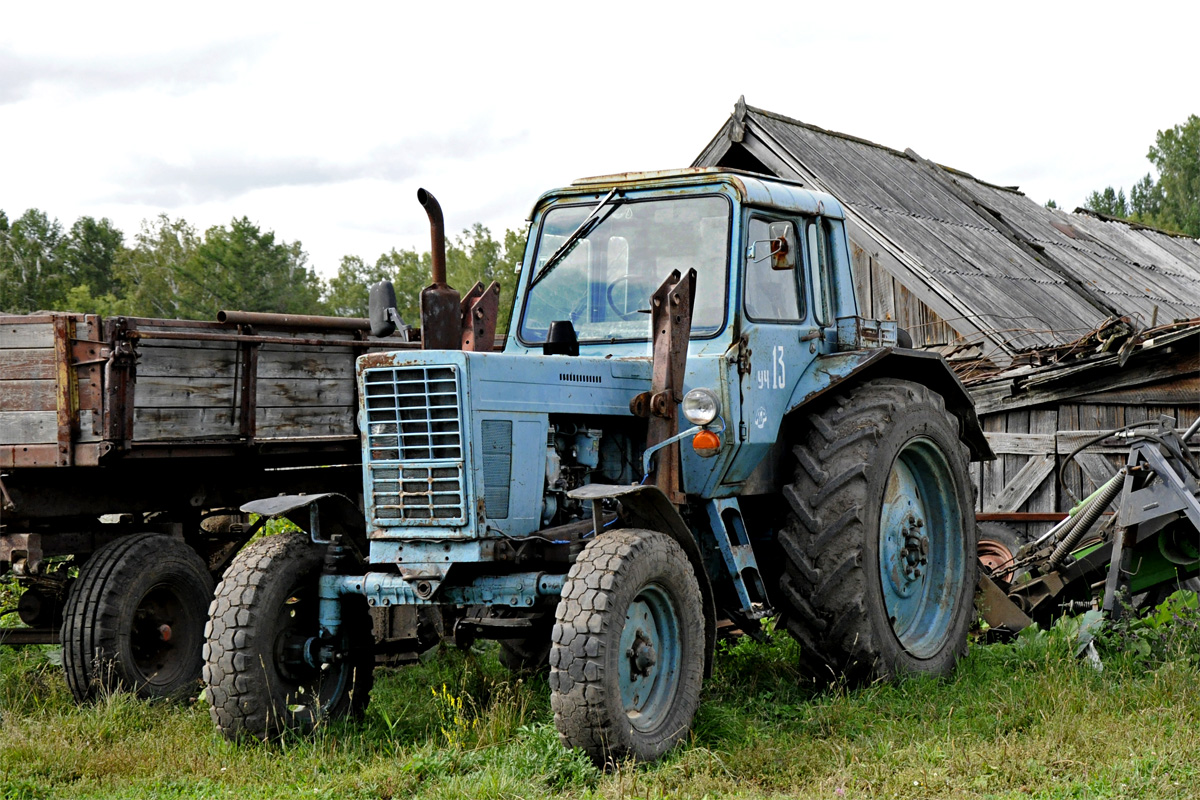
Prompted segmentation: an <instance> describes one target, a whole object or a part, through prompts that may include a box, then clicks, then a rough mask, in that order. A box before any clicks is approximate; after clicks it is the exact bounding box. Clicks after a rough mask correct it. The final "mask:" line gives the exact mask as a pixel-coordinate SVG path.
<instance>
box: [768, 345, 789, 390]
mask: <svg viewBox="0 0 1200 800" xmlns="http://www.w3.org/2000/svg"><path fill="white" fill-rule="evenodd" d="M786 375H787V370H786V368H785V367H784V365H783V345H778V344H777V345H775V346H774V347H772V348H771V388H772V389H782V388H783V382H784V377H785V376H786Z"/></svg>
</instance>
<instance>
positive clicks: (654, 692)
mask: <svg viewBox="0 0 1200 800" xmlns="http://www.w3.org/2000/svg"><path fill="white" fill-rule="evenodd" d="M679 629H680V624H679V615H678V613H677V612H676V611H675V604H674V602H673V601H672V599H671V596H670V595H669V594H668V593H667V591H666V589H664V588H663V587H661V586H659V585H658V584H649V585H647V586H645V587H643V588H642V590H641V591H639V592H638V594H637V596H636V597H634V599H633V602H632V603H630V604H629V608H628V610H627V611H626V612H625V626H624V628H622V630H621V648H620V652H619V653H618V655H617V658H618V663H619V666H618V670H617V673H618V679H619V681H620V684H621V703H622V705H623V706H624V708H625V714H626V715H627V716H628V717H629V722H630V724H632V725H633V727H634V728H636V729H637V730H640V731H649V730H653V729H654V728H655V727H657V726H658V725H659V724H660V723H661V722H662V720H663V719H665V718H666V717H667V716H668V714H669V711H670V708H671V703H672V701H673V700H674V698H675V689H676V684H677V682H678V677H679V665H680V653H681V648H680V642H679Z"/></svg>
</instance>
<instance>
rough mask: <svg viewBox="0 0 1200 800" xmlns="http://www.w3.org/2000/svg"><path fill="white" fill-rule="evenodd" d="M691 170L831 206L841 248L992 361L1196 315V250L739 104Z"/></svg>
mask: <svg viewBox="0 0 1200 800" xmlns="http://www.w3.org/2000/svg"><path fill="white" fill-rule="evenodd" d="M694 165H696V166H705V165H720V166H729V167H741V168H751V169H758V170H760V171H766V172H769V173H772V174H775V175H779V176H781V177H788V178H794V179H799V180H801V181H802V182H804V183H805V184H806V185H808V186H811V187H812V188H814V189H819V190H822V191H826V192H828V193H830V194H832V195H834V196H836V197H838V198H839V199H840V200H841V201H842V203H843V204H844V205H845V206H846V212H847V219H848V220H849V221H850V228H851V230H850V234H851V237H852V238H853V239H855V241H856V242H857V243H858V244H859V245H860V246H866V245H864V242H867V243H868V244H873V245H874V247H875V248H876V251H875V252H876V254H882V255H883V256H886V257H883V258H881V259H880V263H881V265H882V266H884V267H885V268H886V269H887V270H888V271H889V272H891V273H892V274H893V276H894V277H895V278H896V280H898V281H899V282H900V283H901V284H902V285H904V286H905V287H906V288H907V289H908V290H909V291H911V292H913V293H914V294H915V295H916V296H917V297H918V298H919V299H920V300H921V301H922V302H924V303H925V304H926V305H928V306H929V307H930V308H932V309H933V310H934V311H935V312H936V313H937V314H938V315H939V316H940V317H941V318H942V319H943V320H945V321H946V322H947V323H948V324H949V325H950V326H951V327H952V328H953V329H954V330H955V331H956V332H957V333H958V334H959V335H960V336H963V337H964V338H966V339H968V340H972V341H981V340H983V341H981V343H986V344H988V345H990V346H988V347H986V348H985V350H987V351H990V352H992V353H993V354H994V355H1007V356H1011V355H1013V354H1016V353H1018V352H1021V351H1029V350H1038V349H1044V348H1048V347H1057V346H1061V345H1065V344H1069V343H1071V342H1073V341H1076V340H1078V339H1079V338H1080V337H1081V336H1085V335H1086V334H1088V332H1090V331H1094V330H1096V329H1097V328H1101V327H1102V326H1103V325H1104V324H1105V322H1106V321H1110V320H1111V318H1113V317H1128V318H1130V320H1131V322H1132V324H1133V326H1134V327H1135V328H1146V327H1149V326H1151V325H1152V324H1153V322H1157V323H1159V324H1161V323H1164V322H1170V321H1172V320H1176V319H1193V318H1196V317H1200V241H1198V240H1196V239H1192V238H1189V237H1186V236H1179V235H1174V234H1169V233H1165V232H1163V231H1158V230H1154V229H1152V228H1147V227H1145V226H1141V225H1134V224H1130V223H1127V222H1123V221H1120V220H1115V219H1112V218H1108V217H1104V216H1101V215H1097V214H1093V213H1090V212H1085V211H1083V210H1082V209H1077V210H1076V212H1075V213H1066V212H1063V211H1059V210H1056V209H1048V208H1044V207H1043V206H1041V205H1040V204H1038V203H1036V202H1034V201H1033V200H1031V199H1029V198H1028V197H1026V196H1025V195H1024V194H1022V193H1021V192H1020V191H1018V190H1017V189H1016V188H1015V187H1003V186H995V185H992V184H989V183H986V182H984V181H981V180H978V179H976V178H974V177H972V176H971V175H968V174H967V173H965V172H961V171H959V170H955V169H950V168H948V167H944V166H941V165H938V164H935V163H933V162H930V161H928V160H926V159H924V158H922V157H921V156H920V155H918V154H917V153H914V152H913V151H912V150H906V151H903V152H901V151H899V150H894V149H892V148H889V147H884V146H882V145H879V144H875V143H873V142H869V141H866V140H864V139H860V138H857V137H854V136H849V135H846V134H842V133H836V132H833V131H827V130H823V129H821V128H818V127H816V126H813V125H808V124H806V123H803V122H799V121H797V120H794V119H789V118H788V117H784V116H782V115H779V114H775V113H772V112H770V111H765V110H763V109H758V108H753V107H750V106H747V105H745V103H744V100H739V101H738V104H737V106H736V107H735V110H734V113H733V115H732V116H731V117H730V118H729V120H728V121H727V122H726V123H725V125H724V126H723V127H722V128H721V130H720V132H718V134H717V135H716V137H714V138H713V140H712V141H711V142H710V143H709V144H708V146H707V147H706V148H705V149H704V151H703V152H702V153H701V154H700V156H699V157H698V158H697V159H696V161H695V162H694ZM997 351H998V352H997ZM1001 360H1007V359H1001Z"/></svg>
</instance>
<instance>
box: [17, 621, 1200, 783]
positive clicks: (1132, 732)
mask: <svg viewBox="0 0 1200 800" xmlns="http://www.w3.org/2000/svg"><path fill="white" fill-rule="evenodd" d="M1164 624H1174V623H1164ZM1118 633H1120V632H1119V631H1118ZM1125 635H1126V634H1124V633H1120V635H1115V634H1114V635H1109V636H1108V637H1107V638H1105V637H1101V640H1099V642H1098V643H1099V644H1100V648H1101V654H1102V656H1103V659H1104V667H1105V668H1104V669H1103V671H1097V670H1096V669H1095V668H1094V667H1093V666H1091V665H1090V664H1089V663H1088V662H1086V661H1082V660H1079V659H1077V658H1076V655H1075V653H1076V649H1077V641H1076V637H1077V631H1076V630H1075V629H1072V628H1071V627H1070V626H1066V625H1064V626H1060V627H1059V628H1057V629H1056V630H1054V631H1050V632H1030V633H1029V634H1027V635H1025V636H1022V637H1020V638H1019V639H1018V640H1016V641H1015V642H1013V643H1011V644H1005V645H990V646H973V647H972V648H971V651H970V653H969V655H968V656H967V658H966V659H965V660H964V661H963V662H962V663H961V664H960V666H959V669H958V670H957V671H956V672H955V674H954V675H953V676H952V677H950V678H948V679H945V680H932V679H921V678H914V679H910V680H906V681H902V682H900V683H898V684H877V685H872V686H868V687H865V688H860V689H855V690H848V689H846V688H844V687H842V688H834V689H833V690H825V691H820V692H818V691H816V690H815V689H813V688H811V687H809V686H806V685H804V684H803V683H801V682H799V680H798V673H797V672H796V670H795V668H794V664H795V662H796V659H797V658H798V650H797V646H796V645H795V644H794V643H793V642H792V641H791V640H790V639H788V638H787V637H786V636H783V635H773V636H771V638H770V639H769V641H768V642H767V643H765V644H758V643H755V642H753V641H750V640H748V639H744V640H740V641H738V642H736V643H726V644H723V645H722V646H721V648H720V651H719V652H718V655H717V660H716V666H715V674H714V675H713V678H712V679H711V680H710V681H708V682H707V685H706V689H705V693H704V698H703V702H702V705H701V708H700V711H699V714H698V716H697V718H696V722H695V726H694V732H693V734H692V736H691V737H690V739H689V740H688V741H687V742H686V744H685V745H684V746H683V747H681V748H679V749H678V750H676V751H675V752H674V753H672V754H671V755H669V756H668V757H667V758H666V759H664V760H663V761H661V762H659V763H657V764H653V765H633V764H624V765H621V766H620V767H619V768H617V769H616V770H614V771H612V772H610V773H607V774H603V773H600V772H598V771H597V770H596V769H595V768H593V767H592V766H591V764H590V762H588V761H587V760H586V759H585V758H583V757H582V756H581V755H579V754H578V753H574V752H570V751H567V750H564V749H563V748H562V747H561V746H560V745H559V743H558V737H557V734H556V733H555V731H554V728H553V724H552V717H551V714H550V710H549V699H548V698H549V690H548V688H547V685H546V682H545V680H544V679H543V678H539V677H534V678H526V679H522V680H518V679H516V678H513V677H511V676H509V675H508V674H507V673H506V672H505V670H504V669H503V667H501V666H500V664H499V662H498V661H497V659H496V657H495V653H494V650H492V649H490V648H487V647H479V648H477V649H473V650H471V651H469V652H465V653H464V652H459V651H457V650H454V649H443V650H441V651H440V652H437V653H435V654H432V655H431V657H429V658H428V659H427V660H425V661H424V662H423V663H421V664H419V665H416V666H412V667H406V668H403V669H396V670H384V671H381V672H380V674H379V676H378V680H377V683H376V688H375V691H374V693H373V695H372V703H371V706H370V708H369V710H368V712H367V716H366V718H365V720H363V721H362V722H358V723H341V722H338V723H332V724H329V725H327V726H325V727H323V728H321V729H320V730H319V731H318V732H317V733H316V734H315V735H313V736H311V737H308V738H302V737H289V738H286V739H284V740H283V741H281V742H277V743H273V744H257V743H240V744H234V743H229V742H226V741H225V740H224V739H222V738H221V737H220V736H219V735H218V734H217V733H216V732H215V731H214V729H213V727H212V724H211V721H210V720H209V717H208V713H207V709H206V707H205V706H204V703H203V701H202V700H201V701H197V702H195V703H192V704H185V705H174V706H172V705H167V704H162V703H146V702H138V701H134V700H131V699H129V698H128V697H125V696H112V697H106V698H103V699H102V700H100V701H99V702H97V703H95V704H93V705H91V706H88V707H85V708H77V707H75V706H74V705H73V704H72V702H71V700H70V695H69V692H68V691H67V690H66V687H65V685H64V684H63V680H62V677H61V675H60V673H59V671H58V668H57V667H56V666H55V665H54V664H52V663H51V661H50V660H49V659H48V657H47V656H48V654H49V653H51V652H52V651H48V650H47V649H34V648H29V649H26V650H24V651H14V650H8V649H0V704H2V707H3V716H4V721H3V726H2V728H0V798H58V797H62V798H67V797H70V798H100V797H105V798H109V797H115V798H131V797H169V798H201V797H203V798H220V797H238V798H245V797H250V798H256V797H257V798H266V797H317V798H320V797H337V798H343V797H345V798H400V797H422V798H450V797H483V798H531V797H558V796H568V797H581V798H582V797H605V798H618V797H619V798H651V797H672V798H674V797H695V798H701V797H724V796H729V797H732V796H737V797H777V796H788V797H813V798H857V797H864V798H877V797H878V798H882V797H898V798H927V797H951V798H976V797H978V798H984V797H988V798H991V797H1022V798H1024V797H1040V798H1060V797H1062V798H1066V797H1086V798H1118V797H1129V798H1133V797H1180V798H1182V797H1196V796H1200V725H1198V720H1197V716H1200V667H1198V666H1197V664H1198V659H1197V658H1196V656H1197V653H1198V652H1200V651H1198V650H1197V646H1198V645H1197V643H1196V642H1194V641H1190V640H1187V637H1183V640H1182V642H1181V643H1178V644H1177V645H1171V646H1166V645H1164V646H1163V647H1161V648H1160V649H1159V650H1158V651H1157V652H1155V653H1151V654H1149V655H1143V654H1140V653H1139V652H1138V651H1136V650H1134V649H1131V648H1129V647H1128V646H1127V645H1126V644H1125V643H1124V641H1125V640H1124V639H1123V638H1122V637H1123V636H1125ZM1193 638H1195V637H1193Z"/></svg>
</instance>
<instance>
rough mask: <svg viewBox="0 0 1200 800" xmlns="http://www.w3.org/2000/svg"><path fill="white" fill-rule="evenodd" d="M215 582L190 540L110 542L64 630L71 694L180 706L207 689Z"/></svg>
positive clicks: (85, 579) (70, 607)
mask: <svg viewBox="0 0 1200 800" xmlns="http://www.w3.org/2000/svg"><path fill="white" fill-rule="evenodd" d="M212 593H213V580H212V576H210V575H209V573H208V567H207V566H205V564H204V561H203V559H201V558H200V556H199V555H197V553H196V551H195V550H193V549H192V548H191V547H188V545H187V544H186V543H185V542H184V541H183V540H182V539H177V538H175V537H173V536H168V535H166V534H162V533H136V534H133V535H130V536H124V537H122V538H120V539H117V540H116V541H113V542H109V543H108V544H106V545H105V546H104V547H101V548H100V549H99V550H97V551H96V552H95V553H94V554H93V555H92V557H91V558H89V559H88V560H87V562H86V563H85V564H84V565H83V567H82V568H81V569H80V570H79V577H78V578H76V580H75V582H74V584H72V586H71V592H70V594H69V596H68V597H67V606H66V610H65V612H64V615H63V622H62V633H61V638H62V643H63V667H64V669H65V671H66V676H67V686H69V687H70V689H71V694H73V695H74V696H75V699H76V700H77V701H79V702H84V701H86V700H90V699H92V698H93V697H95V696H96V695H97V693H103V692H111V691H128V692H133V693H135V694H136V695H137V696H139V697H145V698H151V697H162V698H167V699H172V700H180V699H183V698H185V697H189V696H192V695H194V694H195V693H196V692H197V691H198V690H199V688H200V663H201V662H200V649H201V646H202V645H203V643H204V620H205V616H206V615H207V612H208V602H209V600H211V599H212Z"/></svg>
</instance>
